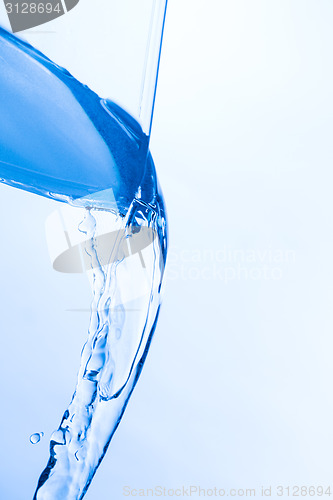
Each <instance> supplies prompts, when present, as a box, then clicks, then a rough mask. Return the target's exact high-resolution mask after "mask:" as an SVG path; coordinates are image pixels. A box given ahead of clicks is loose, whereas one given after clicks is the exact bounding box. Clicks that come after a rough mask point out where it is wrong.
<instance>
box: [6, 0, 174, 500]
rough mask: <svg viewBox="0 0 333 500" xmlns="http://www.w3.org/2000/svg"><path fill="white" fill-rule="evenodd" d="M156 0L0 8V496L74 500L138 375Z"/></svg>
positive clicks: (154, 295) (155, 212)
mask: <svg viewBox="0 0 333 500" xmlns="http://www.w3.org/2000/svg"><path fill="white" fill-rule="evenodd" d="M166 3H167V2H166V0H122V2H114V1H111V0H100V1H99V2H98V5H97V7H96V5H95V3H93V2H90V1H88V0H79V1H78V0H60V1H59V2H57V1H54V0H52V1H49V2H21V1H19V2H15V3H14V2H7V1H5V2H4V3H1V7H0V26H1V28H0V66H1V72H0V192H1V196H0V200H1V209H2V216H1V218H0V220H1V223H0V230H1V235H2V245H1V251H0V255H1V261H0V262H1V264H0V266H1V267H0V269H1V284H2V294H1V299H2V300H1V305H0V312H1V315H0V317H1V338H2V350H1V363H0V376H1V381H2V382H1V386H0V394H1V399H2V401H3V402H4V405H3V411H2V413H1V417H0V423H1V425H0V429H1V443H2V450H3V453H2V458H1V467H0V495H1V498H6V499H8V500H11V499H13V500H14V499H15V500H20V499H22V500H23V499H26V498H27V497H28V498H29V497H30V498H34V499H36V500H53V499H54V500H58V499H59V500H60V499H61V500H65V499H68V500H72V499H73V500H74V499H81V498H83V497H84V495H85V493H86V492H87V489H88V487H89V485H90V483H91V481H92V479H93V476H94V474H95V472H96V469H97V468H98V465H99V464H100V462H101V460H102V459H103V457H104V455H105V453H106V451H107V448H108V445H109V443H110V441H111V439H112V436H113V434H114V432H115V430H116V428H117V426H118V425H119V422H120V420H121V417H122V415H123V412H124V410H125V408H126V405H127V402H128V400H129V397H130V395H131V393H132V391H133V389H134V387H135V384H136V382H137V380H138V377H139V375H140V373H141V370H142V367H143V363H144V360H145V358H146V355H147V352H148V349H149V345H150V342H151V339H152V336H153V333H154V330H155V327H156V322H157V318H158V312H159V307H160V298H161V287H162V280H163V275H164V267H165V261H166V254H167V220H166V215H165V208H164V201H163V196H162V193H161V190H160V187H159V184H158V180H157V176H156V171H155V166H154V163H153V160H152V157H151V155H150V153H149V138H150V131H151V123H152V116H153V108H154V100H155V92H156V83H157V74H158V66H159V60H160V49H161V41H162V34H163V26H164V19H165V11H166ZM96 480H98V478H97V479H96Z"/></svg>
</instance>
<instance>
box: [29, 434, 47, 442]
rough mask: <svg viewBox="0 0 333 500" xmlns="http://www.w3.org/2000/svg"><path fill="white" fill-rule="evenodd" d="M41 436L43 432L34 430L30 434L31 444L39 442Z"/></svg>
mask: <svg viewBox="0 0 333 500" xmlns="http://www.w3.org/2000/svg"><path fill="white" fill-rule="evenodd" d="M43 436H44V432H35V434H31V436H30V443H31V444H37V443H39V442H40V440H41V439H42V437H43Z"/></svg>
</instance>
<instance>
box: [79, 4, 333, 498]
mask: <svg viewBox="0 0 333 500" xmlns="http://www.w3.org/2000/svg"><path fill="white" fill-rule="evenodd" d="M332 25H333V4H332V2H331V1H328V0H269V1H268V0H206V1H205V2H203V1H198V0H191V1H190V0H179V1H177V2H176V1H174V0H171V1H170V2H169V10H168V14H167V23H166V32H165V40H164V47H163V53H162V64H161V73H160V80H159V88H158V95H157V104H156V109H155V118H154V125H153V135H152V143H151V149H152V152H153V155H154V158H155V162H156V166H157V170H158V172H159V178H160V181H161V184H162V187H163V189H164V194H165V198H166V202H167V207H168V213H169V222H170V262H169V279H168V282H167V286H166V292H165V300H164V304H163V308H162V313H161V317H160V322H159V325H158V328H157V332H156V336H155V339H154V342H153V345H152V347H151V352H150V354H149V356H148V360H147V363H146V366H145V368H144V371H143V374H142V377H141V380H140V381H139V384H138V387H137V388H136V391H135V392H134V394H133V397H132V400H131V402H130V404H129V407H128V409H127V412H126V414H125V417H124V419H123V422H122V424H121V426H120V428H119V430H118V431H117V434H116V436H115V438H114V441H113V443H112V449H110V451H109V454H108V457H107V458H106V459H105V462H104V463H103V465H102V466H101V469H100V470H99V472H98V473H97V476H96V479H95V482H94V483H93V484H92V486H91V490H90V492H89V493H88V495H87V499H88V498H89V499H91V500H92V499H96V498H110V499H111V498H117V500H118V499H120V498H123V496H122V488H123V486H125V485H128V486H130V487H131V488H144V487H150V488H153V487H154V486H157V485H162V486H166V487H168V488H176V487H179V486H181V485H183V484H184V485H188V484H196V485H201V486H202V487H207V488H208V487H214V486H217V487H221V488H226V489H227V488H257V491H258V492H259V490H260V488H261V486H262V485H265V486H266V485H267V486H268V485H273V486H276V485H279V484H283V485H286V486H287V485H303V484H305V485H311V484H315V485H324V486H328V485H329V484H331V483H330V481H331V482H332V470H333V455H332V449H333V432H332V421H333V405H332V380H333V367H332V358H333V341H332V334H333V329H332V326H333V317H332V299H333V287H332V278H333V265H332V252H333V239H332V214H333V202H332V111H333V109H332V108H333V106H332V104H333V100H332V88H333V85H332V83H333V82H332V77H333V73H332V42H333V30H332ZM229 251H230V252H231V254H230V255H231V257H230V255H229V254H228V252H229ZM223 252H224V253H223ZM242 252H243V253H242ZM226 254H227V258H225V257H224V255H226ZM228 255H229V257H228ZM251 256H252V257H251ZM253 256H254V257H253ZM274 259H277V261H278V262H275V261H274ZM217 261H219V262H217ZM239 266H241V268H242V270H241V271H239ZM264 266H266V267H265V268H266V273H267V274H266V275H263V273H264V270H263V269H264ZM226 268H228V269H229V270H228V271H226ZM267 268H268V270H267ZM216 269H218V270H219V273H220V274H216V273H217V271H216ZM226 272H227V273H230V276H234V277H233V279H230V280H229V281H228V280H226V279H225V273H226ZM214 273H215V274H214ZM233 273H234V274H233ZM258 276H259V277H258ZM265 276H266V278H265ZM267 276H268V278H267ZM226 281H228V282H226ZM106 484H109V490H106V489H105V485H106ZM274 491H275V490H274V489H273V492H272V497H273V498H274V497H276V494H275V493H274ZM332 492H333V490H332ZM276 498H277V497H276Z"/></svg>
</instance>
